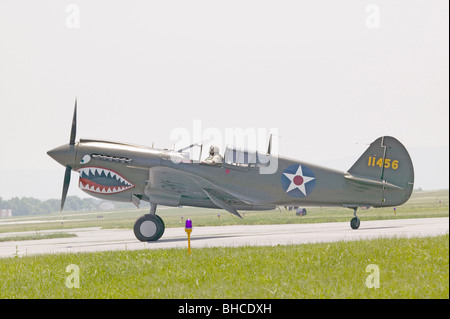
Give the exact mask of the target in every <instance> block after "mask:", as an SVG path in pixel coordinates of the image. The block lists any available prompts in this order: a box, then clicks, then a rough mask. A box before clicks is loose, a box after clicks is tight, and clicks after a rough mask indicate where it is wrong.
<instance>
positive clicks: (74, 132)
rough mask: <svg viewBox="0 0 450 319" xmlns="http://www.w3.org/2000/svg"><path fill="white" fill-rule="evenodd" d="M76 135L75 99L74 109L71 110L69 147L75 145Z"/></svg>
mask: <svg viewBox="0 0 450 319" xmlns="http://www.w3.org/2000/svg"><path fill="white" fill-rule="evenodd" d="M76 135H77V99H76V98H75V109H74V110H73V119H72V130H71V131H70V141H69V145H75V136H76Z"/></svg>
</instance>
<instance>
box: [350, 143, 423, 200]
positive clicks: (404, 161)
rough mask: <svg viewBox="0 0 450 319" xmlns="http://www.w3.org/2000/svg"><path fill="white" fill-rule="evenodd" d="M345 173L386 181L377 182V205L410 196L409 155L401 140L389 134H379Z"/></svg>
mask: <svg viewBox="0 0 450 319" xmlns="http://www.w3.org/2000/svg"><path fill="white" fill-rule="evenodd" d="M348 173H350V174H351V175H352V176H355V177H357V178H364V179H368V180H373V181H374V182H383V183H384V182H385V185H383V184H380V185H381V186H380V187H381V188H382V196H381V198H380V205H379V206H393V205H400V204H403V203H404V202H406V201H407V200H408V199H409V197H410V196H411V193H412V190H413V186H414V168H413V164H412V161H411V157H410V156H409V153H408V151H407V150H406V148H405V147H404V146H403V144H402V143H400V142H399V141H398V140H397V139H396V138H394V137H391V136H382V137H380V138H378V139H377V140H375V141H374V142H373V143H372V144H370V146H369V148H368V149H367V150H366V151H365V152H364V154H363V155H362V156H361V157H360V158H359V159H358V160H357V161H356V162H355V164H353V166H352V167H351V168H350V169H349V170H348ZM388 184H389V185H395V186H397V187H392V186H391V187H389V185H388Z"/></svg>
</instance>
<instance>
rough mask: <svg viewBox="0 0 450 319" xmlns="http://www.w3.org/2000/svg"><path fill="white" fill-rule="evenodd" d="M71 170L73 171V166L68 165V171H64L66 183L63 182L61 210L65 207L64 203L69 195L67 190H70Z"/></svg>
mask: <svg viewBox="0 0 450 319" xmlns="http://www.w3.org/2000/svg"><path fill="white" fill-rule="evenodd" d="M71 172H72V167H71V166H70V165H67V166H66V172H65V173H64V184H63V191H62V197H61V211H62V210H63V208H64V203H65V201H66V197H67V191H68V190H69V185H70V175H71Z"/></svg>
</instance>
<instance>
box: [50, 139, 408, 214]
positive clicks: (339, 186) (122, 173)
mask: <svg viewBox="0 0 450 319" xmlns="http://www.w3.org/2000/svg"><path fill="white" fill-rule="evenodd" d="M49 155H50V156H52V157H53V158H54V159H55V160H57V161H58V162H60V163H61V164H62V165H64V166H65V165H70V166H71V167H72V170H73V171H76V172H78V173H79V174H80V180H79V187H80V188H81V189H82V190H83V191H85V192H86V193H88V194H89V195H91V196H94V197H97V198H101V199H105V200H113V201H125V202H129V201H134V200H136V199H139V200H144V201H150V197H151V194H152V189H150V187H149V186H151V185H149V179H150V174H151V173H149V172H150V171H151V169H152V168H154V167H166V168H168V169H174V170H177V171H178V172H180V173H183V174H188V175H189V176H197V177H198V178H201V179H202V180H204V181H207V182H210V183H212V184H214V185H215V186H217V188H219V189H221V190H223V191H224V192H226V193H228V194H230V195H231V196H233V197H235V198H236V199H238V200H239V201H240V203H242V205H241V207H238V208H239V209H270V208H273V207H275V206H278V205H289V206H299V205H304V206H346V207H357V206H375V207H378V206H391V205H399V204H401V203H403V202H404V201H406V200H407V198H405V200H404V201H403V202H401V201H399V200H398V199H396V201H395V202H386V201H383V200H382V197H383V191H384V190H385V189H383V187H382V185H381V184H380V185H376V184H374V185H372V184H367V183H364V182H361V181H359V182H358V181H357V180H356V181H355V180H352V179H351V178H349V174H348V173H346V172H342V171H338V170H333V169H328V168H324V167H320V166H317V165H314V164H310V163H304V162H301V161H297V160H293V159H289V158H284V157H280V156H276V157H275V156H269V157H268V159H269V161H270V164H271V165H272V164H273V165H276V166H273V167H272V168H273V169H272V170H271V171H270V173H267V172H264V167H266V166H267V163H266V165H265V166H264V165H258V164H254V165H252V164H248V165H243V164H236V163H232V162H224V163H222V164H221V165H208V164H204V163H201V162H200V163H199V162H193V161H190V160H189V159H187V158H186V157H185V156H184V154H182V153H179V152H176V151H171V150H166V149H155V148H149V147H143V146H136V145H130V144H122V143H115V142H107V141H97V140H83V139H82V140H80V141H79V142H78V143H75V145H71V146H69V145H66V146H61V147H59V148H56V149H55V150H52V151H50V152H49ZM175 179H176V178H175ZM165 185H166V186H164V187H167V191H168V192H170V191H174V192H178V193H180V194H179V195H180V196H178V197H177V200H176V201H174V202H173V205H174V206H175V205H186V206H200V207H215V208H216V207H217V206H216V205H215V204H214V203H212V202H211V201H210V200H209V198H208V197H207V196H206V195H205V194H204V193H201V192H193V193H186V194H183V193H182V192H183V189H184V188H180V187H179V186H177V184H176V180H175V181H173V180H171V181H169V180H168V183H167V184H165ZM177 187H178V188H177ZM393 191H395V190H393ZM169 204H170V203H169Z"/></svg>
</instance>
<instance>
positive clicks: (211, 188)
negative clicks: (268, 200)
mask: <svg viewBox="0 0 450 319" xmlns="http://www.w3.org/2000/svg"><path fill="white" fill-rule="evenodd" d="M145 194H146V195H147V196H148V197H149V199H150V202H151V203H155V204H161V205H167V206H178V205H187V206H198V207H211V208H222V209H224V210H226V211H228V212H230V213H232V214H234V215H236V216H238V217H241V215H240V214H239V213H238V211H237V209H243V210H261V209H273V208H274V206H254V205H251V204H249V203H245V202H244V201H242V200H240V199H238V198H236V197H235V196H232V195H231V194H229V193H228V192H227V191H226V190H224V189H222V188H220V187H219V186H217V185H215V184H214V183H212V182H210V181H208V180H206V179H204V178H202V177H200V176H198V175H195V174H191V173H188V172H185V171H181V170H178V169H174V168H170V167H164V166H156V167H152V168H150V170H149V180H148V185H147V187H146V189H145Z"/></svg>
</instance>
